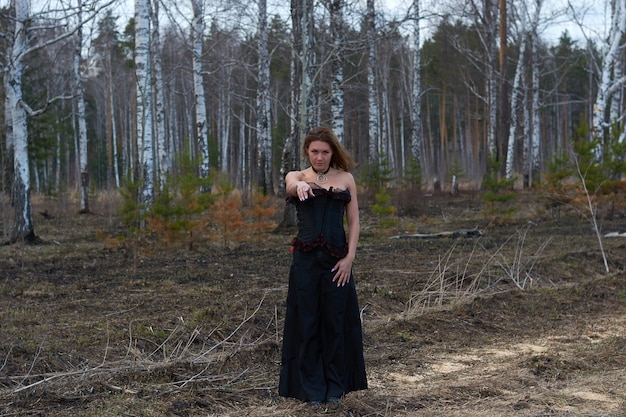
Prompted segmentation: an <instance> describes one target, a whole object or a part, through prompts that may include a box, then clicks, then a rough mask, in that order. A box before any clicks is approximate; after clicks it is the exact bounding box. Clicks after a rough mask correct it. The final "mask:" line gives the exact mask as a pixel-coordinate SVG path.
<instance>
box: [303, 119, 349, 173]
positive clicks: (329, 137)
mask: <svg viewBox="0 0 626 417" xmlns="http://www.w3.org/2000/svg"><path fill="white" fill-rule="evenodd" d="M315 141H320V142H325V143H327V144H328V145H329V146H330V148H331V150H332V152H333V156H332V158H331V159H330V166H331V167H333V168H338V169H342V170H344V171H346V172H350V170H351V169H352V168H354V166H355V165H356V164H355V163H354V159H352V156H350V154H349V153H348V151H347V150H346V149H345V148H344V147H343V145H342V144H341V143H340V142H339V139H337V135H335V132H333V130H332V129H331V128H330V127H328V126H319V127H316V128H314V129H313V130H311V131H310V132H309V134H308V135H307V136H306V138H304V143H303V144H302V152H303V154H304V156H305V157H308V156H309V155H308V150H309V146H310V145H311V142H315ZM309 162H310V161H309Z"/></svg>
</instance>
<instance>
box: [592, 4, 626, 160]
mask: <svg viewBox="0 0 626 417" xmlns="http://www.w3.org/2000/svg"><path fill="white" fill-rule="evenodd" d="M611 9H612V10H611V12H612V13H611V29H610V31H609V36H608V38H607V41H606V44H605V45H604V48H603V49H604V51H603V52H604V53H603V57H602V68H601V75H600V85H599V86H598V95H597V97H596V102H595V105H594V106H593V121H592V126H593V132H592V133H593V135H595V136H598V137H600V138H602V139H604V132H605V128H607V127H608V126H610V125H611V123H612V122H613V121H614V120H615V119H616V118H617V117H618V115H612V114H608V110H609V108H608V103H609V100H610V98H611V93H612V92H614V91H616V90H617V89H616V87H617V86H616V83H618V84H620V85H623V84H624V80H623V78H622V79H620V80H617V79H615V77H614V75H615V74H614V71H615V68H616V62H617V61H618V60H619V57H620V53H621V51H622V50H623V49H624V47H625V45H624V43H623V38H624V33H625V32H626V4H624V1H622V0H616V1H612V2H611ZM607 120H608V122H607ZM603 154H604V150H603V145H602V143H600V144H599V145H598V148H597V149H596V157H597V158H598V159H602V158H603Z"/></svg>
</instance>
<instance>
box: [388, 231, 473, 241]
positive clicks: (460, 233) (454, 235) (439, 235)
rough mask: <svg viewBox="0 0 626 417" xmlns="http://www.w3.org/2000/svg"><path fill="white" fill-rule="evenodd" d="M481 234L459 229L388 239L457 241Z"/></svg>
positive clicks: (396, 236)
mask: <svg viewBox="0 0 626 417" xmlns="http://www.w3.org/2000/svg"><path fill="white" fill-rule="evenodd" d="M482 235H483V233H482V232H481V231H480V230H478V229H471V230H466V229H461V230H453V231H447V232H436V233H414V234H410V235H395V236H389V239H438V238H444V237H447V238H450V239H457V238H460V237H466V238H469V237H480V236H482Z"/></svg>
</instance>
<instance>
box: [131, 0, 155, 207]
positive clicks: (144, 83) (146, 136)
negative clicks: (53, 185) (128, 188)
mask: <svg viewBox="0 0 626 417" xmlns="http://www.w3.org/2000/svg"><path fill="white" fill-rule="evenodd" d="M151 67H152V65H151V58H150V0H135V72H136V85H137V103H136V106H137V141H138V145H139V148H138V150H139V155H140V158H141V179H142V181H143V184H142V185H143V187H142V192H141V196H140V198H141V203H143V204H144V207H145V208H149V207H150V206H151V205H152V203H153V202H154V148H153V145H154V142H153V139H154V137H153V133H152V122H153V120H152V117H153V114H152V113H153V112H152V105H153V103H152V94H153V91H152V71H151V69H152V68H151Z"/></svg>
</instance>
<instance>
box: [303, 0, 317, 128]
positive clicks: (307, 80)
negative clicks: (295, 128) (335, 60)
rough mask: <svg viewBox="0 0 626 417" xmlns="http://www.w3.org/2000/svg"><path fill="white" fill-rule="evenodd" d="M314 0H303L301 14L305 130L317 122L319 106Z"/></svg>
mask: <svg viewBox="0 0 626 417" xmlns="http://www.w3.org/2000/svg"><path fill="white" fill-rule="evenodd" d="M314 3H315V2H314V0H304V13H303V15H302V20H303V23H302V29H303V31H302V33H303V35H304V39H303V47H304V68H303V77H302V91H303V95H302V105H303V106H304V107H303V108H302V111H301V113H300V116H301V117H302V118H303V119H302V120H303V122H304V123H303V124H302V126H305V129H306V132H303V133H308V132H309V130H311V129H313V128H314V127H315V126H316V125H317V124H318V123H319V116H318V115H319V108H318V106H317V89H316V87H315V86H316V83H315V79H316V77H317V59H316V56H317V55H316V53H315V48H316V42H317V41H316V38H315V17H314V16H315V14H314Z"/></svg>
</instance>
